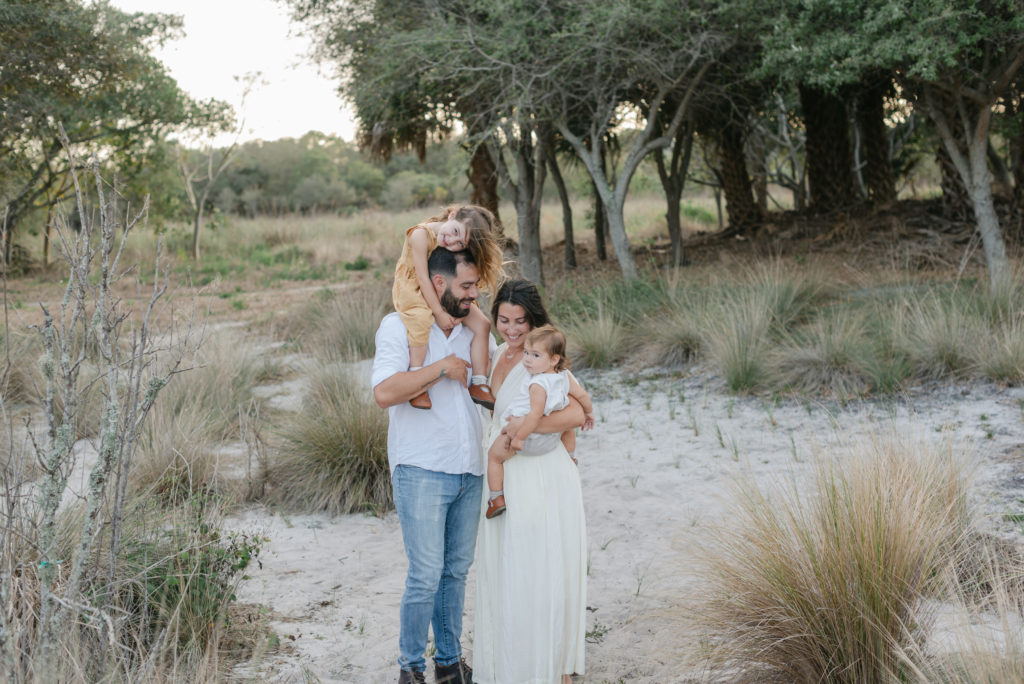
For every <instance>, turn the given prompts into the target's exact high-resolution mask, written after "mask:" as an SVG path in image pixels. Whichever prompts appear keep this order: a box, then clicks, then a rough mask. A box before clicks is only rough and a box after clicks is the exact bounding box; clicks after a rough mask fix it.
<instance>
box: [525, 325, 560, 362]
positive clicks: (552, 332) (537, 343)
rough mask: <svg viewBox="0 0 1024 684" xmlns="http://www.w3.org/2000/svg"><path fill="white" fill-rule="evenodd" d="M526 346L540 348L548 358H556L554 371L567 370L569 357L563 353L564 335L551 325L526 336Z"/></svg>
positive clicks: (534, 330)
mask: <svg viewBox="0 0 1024 684" xmlns="http://www.w3.org/2000/svg"><path fill="white" fill-rule="evenodd" d="M526 344H528V345H530V346H531V347H541V348H542V349H543V350H544V351H545V352H547V353H548V355H549V356H555V355H557V356H558V363H556V364H555V370H556V371H559V372H561V371H564V370H569V357H568V356H567V355H566V353H565V335H563V334H562V333H561V332H560V331H559V330H558V328H556V327H555V326H553V325H542V326H540V327H539V328H534V329H533V330H531V331H530V332H529V333H527V335H526Z"/></svg>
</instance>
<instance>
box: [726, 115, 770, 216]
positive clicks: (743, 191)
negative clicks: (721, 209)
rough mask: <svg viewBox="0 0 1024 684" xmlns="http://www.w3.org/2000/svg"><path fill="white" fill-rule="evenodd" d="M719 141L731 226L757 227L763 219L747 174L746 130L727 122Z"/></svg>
mask: <svg viewBox="0 0 1024 684" xmlns="http://www.w3.org/2000/svg"><path fill="white" fill-rule="evenodd" d="M718 143H719V150H720V151H721V169H720V174H721V179H722V189H723V190H724V191H725V207H726V211H727V212H728V214H729V225H730V226H731V227H732V228H737V229H744V228H750V227H751V226H755V225H757V223H758V222H759V221H760V220H761V212H760V211H758V208H757V204H756V203H755V202H754V193H753V188H752V187H751V184H750V175H749V174H748V173H747V159H746V155H745V154H744V152H743V131H742V130H741V129H740V127H739V126H738V125H736V124H735V123H726V124H725V126H723V127H722V129H721V131H720V135H719V140H718Z"/></svg>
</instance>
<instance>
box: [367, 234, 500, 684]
mask: <svg viewBox="0 0 1024 684" xmlns="http://www.w3.org/2000/svg"><path fill="white" fill-rule="evenodd" d="M472 259H473V257H472V256H471V255H470V253H469V252H468V251H463V252H449V251H448V250H445V249H442V248H438V249H435V250H434V251H433V252H432V253H431V254H430V258H429V259H428V260H427V268H428V271H429V273H430V280H431V284H432V285H433V286H434V289H435V292H436V293H437V296H438V299H439V300H440V301H441V305H442V306H443V307H444V309H445V311H447V312H448V313H449V314H450V315H451V316H452V317H453V318H455V319H456V320H458V319H461V318H465V316H467V315H468V314H469V311H470V307H471V306H474V302H475V301H476V298H477V294H478V293H477V280H478V274H477V267H476V264H474V263H473V261H472ZM472 340H473V333H472V332H471V331H470V330H469V329H468V328H466V327H464V326H463V325H462V324H461V323H456V325H455V327H454V328H453V329H451V330H448V331H443V330H441V328H439V327H437V324H436V323H435V324H434V325H433V326H432V327H431V329H430V341H429V342H428V346H427V358H426V362H425V364H424V366H423V367H422V368H420V369H418V370H409V345H408V341H407V339H406V333H405V326H404V325H403V324H402V321H401V319H400V318H399V317H398V314H396V313H392V314H389V315H387V316H385V317H384V320H382V321H381V324H380V328H378V330H377V337H376V343H377V351H376V353H375V355H374V359H373V374H372V379H371V383H372V385H373V396H374V399H375V400H376V401H377V404H379V405H380V407H381V408H387V409H389V413H390V421H391V422H390V425H389V427H388V463H389V466H390V468H391V481H392V487H393V492H394V498H395V509H396V511H397V512H398V519H399V522H400V524H401V526H402V540H403V542H404V544H405V555H406V556H407V557H408V559H409V570H408V573H407V575H406V582H405V593H404V594H403V595H402V603H401V608H400V615H399V619H400V625H399V637H398V648H399V653H400V655H399V658H398V663H399V665H400V666H401V672H400V674H399V678H398V681H399V684H416V683H421V682H425V679H424V674H423V672H424V669H425V668H426V661H425V659H424V651H425V650H426V646H427V634H428V628H429V627H430V626H431V625H433V629H434V645H435V647H436V649H437V651H436V653H435V655H434V676H435V679H436V681H437V682H439V683H441V682H444V683H451V684H472V682H473V671H472V669H471V668H470V667H469V666H468V665H467V664H466V663H465V661H464V660H463V659H462V646H461V644H460V642H459V639H460V638H461V636H462V609H463V603H464V602H465V596H466V575H467V574H468V572H469V567H470V565H471V564H472V562H473V552H474V549H475V546H476V534H477V524H478V523H479V520H480V506H481V498H482V487H483V484H482V483H483V478H482V475H483V458H482V456H481V446H480V441H481V438H482V437H481V425H480V415H479V413H478V410H477V408H476V406H475V405H474V404H473V401H472V400H471V399H470V396H469V390H468V387H467V379H468V377H469V375H468V369H469V366H470V364H469V359H470V355H469V351H470V343H471V342H472ZM490 345H491V347H492V349H491V351H492V353H493V350H494V346H495V345H494V341H493V339H492V340H491V342H490ZM486 370H487V369H477V370H476V371H475V372H477V373H485V372H486ZM425 389H426V390H428V391H429V394H430V400H431V402H432V404H433V408H432V409H431V410H430V411H418V410H416V409H415V408H413V407H412V406H410V405H409V399H411V398H412V397H414V396H416V395H418V394H419V393H421V392H422V391H423V390H425Z"/></svg>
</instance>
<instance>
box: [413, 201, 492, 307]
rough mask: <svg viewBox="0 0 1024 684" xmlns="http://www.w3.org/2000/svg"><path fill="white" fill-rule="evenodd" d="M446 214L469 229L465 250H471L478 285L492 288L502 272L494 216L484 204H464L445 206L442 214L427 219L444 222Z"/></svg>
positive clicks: (482, 287)
mask: <svg viewBox="0 0 1024 684" xmlns="http://www.w3.org/2000/svg"><path fill="white" fill-rule="evenodd" d="M453 212H454V216H453V215H452V214H453ZM449 216H451V217H452V218H454V219H455V220H456V221H459V222H460V223H462V224H463V225H464V226H466V227H467V228H468V229H469V234H468V235H467V238H466V250H467V251H469V252H471V253H472V254H473V261H474V262H476V267H477V269H478V270H479V272H480V289H481V290H483V291H485V292H494V291H495V290H497V288H498V285H500V284H501V281H502V279H503V278H504V275H505V274H504V271H503V270H502V263H503V262H504V259H505V256H504V252H503V251H502V249H501V240H502V238H501V231H500V228H499V226H498V220H497V219H496V218H495V217H494V214H492V213H491V212H490V211H489V210H487V209H485V208H484V207H480V206H477V205H475V204H466V205H456V206H453V207H448V208H447V209H445V212H444V214H441V215H439V216H435V217H434V218H431V219H429V221H431V222H435V221H439V222H444V221H447V220H448V217H449Z"/></svg>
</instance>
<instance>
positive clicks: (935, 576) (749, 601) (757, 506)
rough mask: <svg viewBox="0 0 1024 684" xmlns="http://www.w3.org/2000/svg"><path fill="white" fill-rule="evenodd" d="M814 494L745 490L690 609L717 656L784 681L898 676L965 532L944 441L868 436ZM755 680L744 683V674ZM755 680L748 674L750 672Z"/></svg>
mask: <svg viewBox="0 0 1024 684" xmlns="http://www.w3.org/2000/svg"><path fill="white" fill-rule="evenodd" d="M854 446H855V448H854V451H853V453H852V454H851V455H850V456H848V457H843V458H842V459H835V460H832V459H829V460H826V459H825V458H821V459H819V461H818V462H817V468H816V471H815V473H814V478H813V482H812V483H811V485H810V486H807V487H804V486H800V485H792V486H791V488H787V489H784V490H780V491H774V490H773V491H770V492H769V491H765V490H764V489H762V488H761V487H759V486H757V485H755V484H754V483H753V482H750V481H747V482H744V483H743V484H742V485H741V486H740V489H739V491H738V492H737V497H736V500H735V505H734V510H733V514H734V515H733V517H732V519H731V521H730V523H729V525H728V527H727V528H725V529H722V530H718V531H717V533H716V535H715V541H713V542H709V543H708V545H707V546H706V547H705V549H704V556H703V560H702V563H703V565H702V567H703V576H704V577H705V578H707V584H708V586H707V588H706V591H707V593H706V596H707V600H706V601H705V602H704V604H703V605H702V607H701V608H700V609H699V613H700V615H701V617H702V620H703V621H704V623H705V624H706V626H707V627H708V628H709V630H710V633H711V635H712V638H713V639H714V641H715V643H717V644H718V645H719V649H718V650H717V652H716V654H715V657H716V659H717V660H718V661H720V662H722V663H726V664H728V665H731V666H734V667H738V668H740V669H741V670H743V671H746V672H748V673H758V672H759V673H761V675H758V676H763V677H765V678H766V679H768V678H776V680H777V681H787V682H821V681H829V682H850V683H851V684H852V683H855V682H856V683H858V684H859V683H862V682H888V681H899V680H901V679H902V676H901V673H903V672H904V671H905V669H906V667H905V664H904V663H903V662H902V658H903V655H904V654H905V653H906V652H909V651H912V650H913V649H920V648H923V644H924V639H925V636H926V632H927V626H928V625H927V623H926V619H925V618H926V614H925V613H924V612H923V611H922V606H923V604H924V602H925V601H927V600H929V599H935V598H938V597H939V596H940V595H941V590H942V583H941V581H940V578H941V576H942V575H941V573H942V572H943V571H944V570H945V569H946V568H947V567H949V566H950V564H951V563H955V562H956V560H957V555H958V554H959V553H960V552H962V551H963V549H964V543H963V542H964V539H965V538H966V535H967V533H968V531H969V530H970V528H971V525H972V516H971V513H970V509H969V506H968V502H967V487H968V477H967V473H966V470H965V467H964V465H963V461H962V460H961V458H959V457H958V455H957V452H956V451H954V449H953V447H952V445H950V444H938V445H937V444H933V443H931V442H929V441H928V440H926V439H924V438H908V437H907V436H905V435H897V434H870V433H869V434H867V435H866V436H865V437H864V441H862V442H860V443H858V444H856V445H854ZM752 676H753V675H752ZM755 678H757V676H755Z"/></svg>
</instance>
